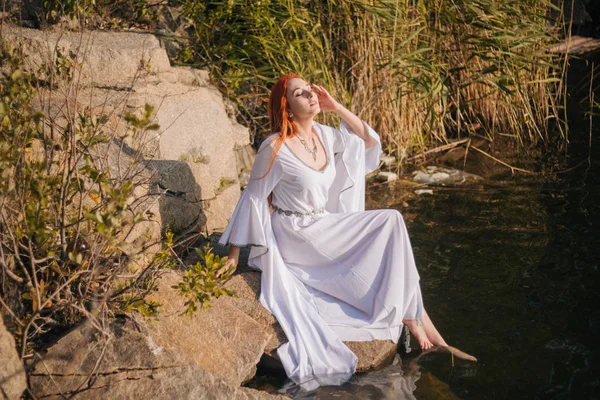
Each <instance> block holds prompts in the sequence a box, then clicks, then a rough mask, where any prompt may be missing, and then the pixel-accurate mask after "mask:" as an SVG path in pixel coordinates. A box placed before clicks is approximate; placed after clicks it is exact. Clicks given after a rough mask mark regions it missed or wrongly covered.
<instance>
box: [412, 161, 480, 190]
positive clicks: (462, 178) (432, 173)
mask: <svg viewBox="0 0 600 400" xmlns="http://www.w3.org/2000/svg"><path fill="white" fill-rule="evenodd" d="M412 179H413V181H415V182H418V183H424V184H428V185H444V186H446V185H461V184H464V183H469V182H478V181H482V180H483V178H482V177H480V176H478V175H474V174H469V173H468V172H464V171H460V170H458V169H454V168H442V167H436V166H429V167H427V168H426V169H425V170H417V171H415V172H413V178H412Z"/></svg>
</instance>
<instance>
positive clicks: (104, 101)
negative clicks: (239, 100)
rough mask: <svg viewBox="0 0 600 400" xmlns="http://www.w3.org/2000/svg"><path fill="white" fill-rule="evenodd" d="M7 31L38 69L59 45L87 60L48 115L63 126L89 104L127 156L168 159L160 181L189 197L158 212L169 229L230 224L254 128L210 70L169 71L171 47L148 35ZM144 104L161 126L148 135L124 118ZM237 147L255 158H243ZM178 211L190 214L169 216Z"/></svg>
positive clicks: (56, 93)
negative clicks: (68, 114) (241, 120)
mask: <svg viewBox="0 0 600 400" xmlns="http://www.w3.org/2000/svg"><path fill="white" fill-rule="evenodd" d="M2 34H3V38H4V39H6V40H8V41H9V42H10V43H11V44H13V45H16V44H23V45H24V46H25V47H24V51H25V54H26V55H27V60H28V61H27V63H28V65H29V66H30V67H32V68H37V67H39V66H40V65H41V64H42V63H43V62H50V61H53V60H55V59H56V53H55V47H58V48H59V49H61V52H62V54H63V55H69V53H70V52H71V51H72V52H73V53H74V54H75V55H76V57H77V61H78V62H80V63H81V64H80V66H81V67H80V71H79V70H78V69H77V68H75V71H74V76H75V79H74V80H73V82H77V88H76V90H73V89H70V90H56V91H54V93H53V96H52V97H51V98H52V101H53V103H52V104H46V103H43V102H40V105H39V106H40V108H43V109H44V111H45V112H46V113H47V114H48V115H50V116H52V117H53V118H54V119H55V120H59V121H60V120H61V118H60V114H61V113H63V112H64V104H65V103H69V104H72V105H73V108H74V109H79V110H84V109H85V108H86V107H87V108H89V109H90V110H92V111H93V112H94V113H97V114H102V115H106V116H107V122H106V125H105V127H106V128H107V130H108V131H109V132H111V133H114V135H115V139H118V141H119V142H120V143H121V144H122V146H124V148H125V149H126V150H127V151H129V152H131V153H132V154H133V153H136V154H139V155H141V156H142V157H143V158H144V159H145V160H152V161H159V160H160V161H168V162H170V163H163V164H161V167H162V168H159V171H158V173H159V175H160V176H159V178H160V179H159V181H158V182H160V183H161V185H162V189H163V192H165V193H172V192H178V193H180V192H184V194H183V196H179V197H178V198H177V199H173V198H170V199H167V200H164V201H163V202H162V205H161V207H159V208H160V209H162V210H163V211H165V212H166V213H167V214H166V215H165V216H164V218H162V219H163V221H162V223H163V225H162V226H163V227H164V226H166V225H170V226H171V227H173V228H174V229H175V230H178V229H187V228H190V227H191V228H193V229H195V231H196V232H200V231H201V232H205V231H208V232H209V233H211V232H213V231H217V230H220V231H222V230H223V229H224V228H225V227H226V226H227V223H228V220H229V218H230V217H231V214H232V213H233V210H234V208H235V205H236V204H237V201H238V200H239V196H240V183H239V179H240V175H242V177H243V179H244V180H246V179H247V178H246V175H247V169H248V165H247V164H248V159H249V158H250V159H251V158H252V156H253V154H252V152H253V151H252V149H251V147H249V144H250V137H249V132H248V129H247V128H245V127H243V126H241V125H239V124H238V123H237V122H236V121H235V117H234V116H233V114H232V113H231V106H230V104H229V103H228V102H227V101H225V100H224V99H223V97H222V96H221V94H220V93H219V91H218V90H217V89H216V88H215V87H213V86H211V85H210V82H209V76H208V72H207V71H200V70H196V69H193V68H189V67H171V65H170V63H169V60H168V57H167V53H166V51H165V49H164V48H162V47H161V46H160V43H159V41H158V40H157V39H156V38H155V37H154V36H153V35H149V34H139V33H123V32H99V31H88V32H83V33H75V32H64V33H60V34H59V33H54V32H47V31H38V30H33V29H25V28H21V27H11V26H6V27H5V28H3V33H2ZM78 71H79V72H78ZM40 77H41V78H42V79H43V78H44V77H43V76H40ZM60 85H66V83H65V82H63V83H60ZM61 94H62V96H63V97H61ZM65 95H67V96H70V97H65ZM75 96H77V97H75ZM46 101H47V100H46ZM146 104H148V105H151V106H153V107H154V114H153V116H152V118H153V119H152V122H153V123H156V124H158V125H159V126H160V129H159V130H158V131H147V132H145V133H144V134H142V133H140V132H135V131H133V130H132V129H130V128H129V127H128V124H127V123H126V122H125V121H124V118H125V116H126V115H127V114H133V115H137V116H141V115H143V113H144V107H145V105H146ZM62 119H64V118H62ZM239 149H245V150H244V152H245V153H249V154H242V155H241V157H240V154H238V153H239ZM177 162H181V163H185V164H180V163H177ZM168 171H171V172H168ZM182 171H184V172H185V173H184V176H185V179H186V181H185V182H183V177H181V176H175V175H174V176H168V174H169V173H172V174H177V173H180V172H182ZM155 182H156V181H155ZM172 207H181V208H182V209H183V210H184V212H180V213H173V212H171V213H169V212H168V211H166V210H169V209H171V208H172Z"/></svg>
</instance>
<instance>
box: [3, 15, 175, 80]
mask: <svg viewBox="0 0 600 400" xmlns="http://www.w3.org/2000/svg"><path fill="white" fill-rule="evenodd" d="M2 36H3V37H4V38H5V39H6V40H8V41H10V42H11V43H20V44H22V45H24V46H25V48H24V50H25V53H26V54H27V56H28V57H27V59H26V62H27V65H28V66H29V67H31V68H33V69H34V70H35V69H37V68H39V67H40V66H42V64H43V63H47V62H53V61H54V60H55V58H56V53H55V48H58V49H59V50H60V51H61V53H62V54H63V55H64V56H68V55H69V52H73V53H75V54H77V61H78V62H80V63H81V70H80V73H79V74H78V76H76V79H78V80H79V81H80V83H81V84H82V85H86V86H92V85H102V86H104V87H116V88H120V87H129V86H130V85H131V83H132V81H133V79H134V78H135V77H139V76H140V75H142V76H143V75H147V74H151V73H155V74H156V73H160V72H166V71H168V70H170V69H171V64H170V62H169V58H168V57H167V53H166V52H165V51H164V49H162V48H161V47H160V43H159V41H158V39H156V37H154V36H153V35H140V34H138V33H128V32H119V33H114V32H101V31H86V32H81V33H80V32H64V33H59V32H50V31H41V30H35V29H23V28H20V27H11V26H7V27H4V28H3V31H2Z"/></svg>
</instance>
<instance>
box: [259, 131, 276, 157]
mask: <svg viewBox="0 0 600 400" xmlns="http://www.w3.org/2000/svg"><path fill="white" fill-rule="evenodd" d="M278 136H279V134H278V133H272V134H270V135H269V136H267V137H265V138H264V139H263V140H262V142H261V143H260V146H259V148H258V151H257V153H260V152H263V151H266V152H273V150H274V148H275V143H276V142H277V140H276V139H277V137H278Z"/></svg>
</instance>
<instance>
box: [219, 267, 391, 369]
mask: <svg viewBox="0 0 600 400" xmlns="http://www.w3.org/2000/svg"><path fill="white" fill-rule="evenodd" d="M260 279H261V276H260V273H259V272H245V273H242V274H239V275H235V276H234V277H233V278H232V279H231V281H229V282H228V283H227V287H228V288H231V289H233V290H235V291H236V293H237V294H238V296H239V297H237V298H235V297H228V298H223V299H222V302H223V303H225V304H229V305H231V306H232V307H235V308H237V309H238V310H240V311H242V312H244V313H245V314H246V315H248V316H249V317H251V318H252V319H253V320H254V321H256V322H258V323H259V324H260V326H261V327H262V329H263V331H265V332H267V333H268V334H269V335H270V336H271V340H269V342H268V343H267V345H266V346H265V357H264V358H263V362H265V363H266V365H267V366H269V367H271V368H283V366H281V362H280V361H279V358H278V357H277V352H276V349H277V347H279V346H280V345H281V344H283V343H285V342H286V341H287V338H286V337H285V333H284V332H283V330H282V329H281V326H280V325H279V324H278V323H277V320H276V319H275V317H273V315H272V314H271V313H270V312H268V311H267V310H266V309H265V308H264V307H263V306H262V305H261V304H260V303H259V301H258V296H259V294H260ZM345 344H346V345H347V346H348V347H349V348H350V350H352V352H353V353H354V354H356V356H357V357H358V365H357V368H356V370H357V372H365V371H369V370H374V369H379V368H382V367H384V366H386V365H388V364H389V363H391V362H392V361H393V359H394V356H395V355H396V353H397V350H398V346H397V344H394V343H393V342H392V341H390V340H374V341H371V342H345Z"/></svg>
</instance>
